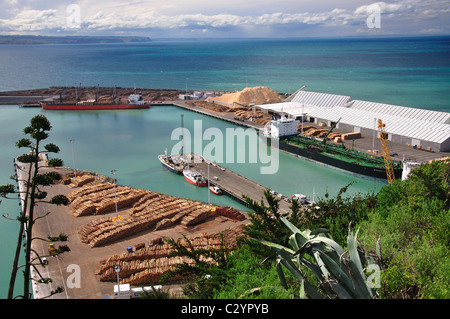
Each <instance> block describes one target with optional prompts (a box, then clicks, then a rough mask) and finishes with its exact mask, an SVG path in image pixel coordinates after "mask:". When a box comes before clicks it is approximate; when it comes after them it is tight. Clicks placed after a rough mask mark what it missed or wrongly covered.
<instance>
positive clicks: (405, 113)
mask: <svg viewBox="0 0 450 319" xmlns="http://www.w3.org/2000/svg"><path fill="white" fill-rule="evenodd" d="M350 107H351V108H352V109H358V110H363V111H370V112H378V113H383V114H389V115H396V116H401V117H403V118H410V119H419V120H425V121H428V122H433V123H445V124H450V113H448V112H438V111H431V110H424V109H418V108H413V107H406V106H398V105H390V104H382V103H375V102H367V101H359V100H354V101H353V103H352V105H351V106H350Z"/></svg>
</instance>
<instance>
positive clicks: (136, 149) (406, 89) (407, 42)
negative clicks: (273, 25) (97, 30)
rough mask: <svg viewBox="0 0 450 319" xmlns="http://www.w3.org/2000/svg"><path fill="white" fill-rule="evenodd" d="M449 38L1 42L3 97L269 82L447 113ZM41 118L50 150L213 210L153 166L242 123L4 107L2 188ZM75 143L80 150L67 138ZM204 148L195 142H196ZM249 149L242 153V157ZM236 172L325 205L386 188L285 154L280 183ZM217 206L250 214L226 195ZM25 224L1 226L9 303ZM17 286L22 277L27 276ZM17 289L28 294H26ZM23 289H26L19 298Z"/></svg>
mask: <svg viewBox="0 0 450 319" xmlns="http://www.w3.org/2000/svg"><path fill="white" fill-rule="evenodd" d="M449 53H450V38H448V37H436V38H414V39H413V38H408V39H373V40H369V39H343V40H336V39H334V40H294V39H290V40H273V39H270V40H268V39H253V40H221V41H213V40H208V41H207V40H183V41H153V42H149V43H138V44H86V45H3V46H0V74H1V75H2V76H1V78H0V91H10V90H25V89H31V88H45V87H50V86H76V85H79V84H80V83H81V85H83V86H96V85H100V86H122V87H134V86H136V87H138V88H169V89H186V88H187V89H189V90H227V91H234V90H242V89H243V88H245V87H246V86H268V87H270V88H272V89H274V90H276V91H277V92H282V93H289V92H290V93H293V92H295V91H296V90H297V89H299V88H300V87H301V86H303V85H307V86H308V90H310V91H317V92H324V93H334V94H341V95H349V96H351V97H352V98H353V99H361V100H367V101H373V102H381V103H387V104H394V105H403V106H410V107H420V108H425V109H431V110H438V111H450V108H449V103H448V101H449V100H450V91H449V90H448V87H449V83H450V58H449V57H450V54H449ZM36 114H44V115H45V116H47V117H48V119H49V120H50V122H51V124H52V131H51V132H50V138H49V140H48V141H49V142H52V143H55V144H57V145H59V146H60V148H61V153H60V154H58V157H60V158H62V159H63V160H64V162H65V165H66V166H68V167H73V164H74V163H73V160H72V156H74V157H75V167H76V168H77V169H81V170H87V171H91V172H96V173H99V174H102V175H107V176H112V174H111V170H113V169H114V170H116V177H117V179H118V182H119V183H120V184H124V185H129V186H132V187H137V188H145V189H150V190H152V191H157V192H161V193H167V194H171V195H175V196H180V197H186V198H192V199H196V200H201V201H204V202H207V200H208V197H207V192H206V189H202V188H197V187H194V186H192V185H190V184H188V183H187V182H185V181H184V179H183V177H180V176H177V175H175V174H172V173H170V172H168V171H167V170H164V169H163V168H162V166H161V164H160V163H159V161H158V159H157V158H156V157H157V155H158V154H161V153H163V152H164V150H165V149H166V148H167V149H168V150H170V149H171V147H172V146H173V145H174V144H175V143H177V142H178V141H175V140H172V139H171V133H172V132H173V130H174V129H175V128H177V127H179V126H180V115H181V114H183V115H184V125H185V127H186V128H187V129H188V130H190V131H191V132H193V131H194V126H193V125H194V120H202V125H203V128H204V129H206V128H210V127H214V128H218V129H220V130H221V131H223V132H225V130H226V129H227V128H237V126H236V125H234V124H231V123H228V122H224V121H220V120H217V119H215V118H211V117H207V116H202V115H199V114H197V113H193V112H189V111H186V110H182V109H180V108H177V107H174V106H155V107H152V108H150V109H149V110H130V111H88V112H72V111H65V112H60V111H43V110H41V109H36V108H19V107H18V106H17V105H10V106H0V121H1V126H0V131H1V139H0V181H1V182H0V184H6V183H11V182H13V181H11V180H10V179H9V178H10V176H11V175H13V174H14V171H13V163H12V159H13V157H15V156H17V155H20V154H21V150H19V149H17V148H16V147H15V142H16V141H17V140H19V139H20V138H22V137H23V134H22V129H23V128H24V127H25V126H26V125H27V124H28V123H29V120H30V119H31V118H32V117H33V116H34V115H36ZM71 139H73V140H74V141H75V142H74V153H72V147H71V143H70V140H71ZM193 142H194V143H195V140H194V141H193ZM238 149H241V151H244V152H245V149H243V150H242V146H239V145H236V150H238ZM222 165H223V166H225V167H227V168H230V169H232V170H234V171H236V172H238V173H239V174H241V175H243V176H245V177H248V178H250V179H252V180H255V181H256V182H258V183H260V184H262V185H265V186H267V187H270V188H272V189H274V190H276V191H278V192H281V193H283V194H285V195H288V196H289V195H292V194H294V193H303V194H307V195H310V196H312V194H313V192H315V196H316V198H318V197H321V196H322V197H323V196H324V194H325V193H326V192H329V193H330V195H332V196H333V195H336V194H337V192H338V191H339V189H340V188H341V187H343V186H346V185H347V184H349V183H351V182H355V183H354V184H353V185H352V186H351V187H350V189H349V192H348V193H349V194H350V195H351V194H355V193H357V192H364V193H365V192H367V191H372V190H374V191H377V190H379V189H380V188H381V187H382V186H383V185H384V183H380V182H377V181H373V180H368V179H363V178H359V177H355V176H353V175H351V174H347V173H344V172H341V171H338V170H335V169H332V168H328V167H324V166H321V165H318V164H315V163H312V162H309V161H306V160H304V159H301V158H296V157H294V156H291V155H288V154H285V153H283V152H280V153H279V169H278V171H277V173H276V174H274V175H263V174H260V170H259V168H260V167H261V165H258V164H256V165H255V164H253V163H236V162H234V163H222ZM211 200H212V202H213V203H215V204H220V205H231V206H235V207H238V208H243V207H241V206H240V205H238V204H236V203H235V202H234V201H232V200H231V199H229V198H227V197H223V196H222V197H219V196H215V197H212V198H211ZM19 209H20V207H19V206H18V201H17V200H6V199H3V201H2V203H1V205H0V213H1V214H9V216H10V217H12V218H14V217H15V216H17V214H18V212H19ZM17 231H18V225H17V223H16V222H14V221H10V220H7V219H5V218H0V238H1V241H2V245H1V246H0V249H1V251H0V253H1V255H2V257H3V258H2V261H1V262H0V298H5V297H6V292H7V288H8V283H9V275H10V269H11V265H12V259H13V255H14V250H15V243H16V239H17ZM18 282H19V284H20V282H21V278H20V276H19V277H18ZM19 289H20V287H19ZM19 291H20V290H19Z"/></svg>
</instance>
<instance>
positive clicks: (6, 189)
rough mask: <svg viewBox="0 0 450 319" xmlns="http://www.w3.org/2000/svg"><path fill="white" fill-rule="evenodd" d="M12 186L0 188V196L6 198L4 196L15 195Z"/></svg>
mask: <svg viewBox="0 0 450 319" xmlns="http://www.w3.org/2000/svg"><path fill="white" fill-rule="evenodd" d="M15 191H16V190H15V188H14V185H12V184H7V185H2V186H0V196H6V194H11V193H15Z"/></svg>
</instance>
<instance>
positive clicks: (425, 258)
mask: <svg viewBox="0 0 450 319" xmlns="http://www.w3.org/2000/svg"><path fill="white" fill-rule="evenodd" d="M449 169H450V162H449V161H445V162H440V161H436V162H432V163H430V164H423V165H421V166H420V167H418V168H416V169H414V170H413V171H412V172H411V174H410V177H409V178H408V180H406V181H396V182H395V183H394V184H393V185H392V186H385V187H383V188H382V189H381V190H380V192H379V195H378V201H377V206H376V207H375V209H374V211H373V213H372V214H370V216H369V218H368V219H367V220H366V221H363V222H361V224H360V226H361V228H362V229H363V232H362V234H361V237H360V242H361V245H363V246H364V247H365V248H366V249H372V247H373V244H374V242H375V241H376V240H377V238H378V237H379V236H381V246H382V249H381V250H382V252H383V261H384V266H385V269H384V270H383V274H382V281H381V284H382V287H381V289H380V290H379V291H380V295H381V296H382V297H384V298H449V297H450V291H449V289H448V282H450V263H449V261H448V256H449V243H450V210H449V200H448V196H449V186H448V174H449Z"/></svg>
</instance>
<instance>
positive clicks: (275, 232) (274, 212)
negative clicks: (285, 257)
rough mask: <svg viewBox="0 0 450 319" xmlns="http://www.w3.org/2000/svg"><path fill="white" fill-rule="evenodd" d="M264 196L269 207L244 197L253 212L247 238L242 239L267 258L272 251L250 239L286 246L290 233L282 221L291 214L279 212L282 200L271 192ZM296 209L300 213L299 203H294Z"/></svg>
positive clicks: (246, 228)
mask: <svg viewBox="0 0 450 319" xmlns="http://www.w3.org/2000/svg"><path fill="white" fill-rule="evenodd" d="M264 196H265V199H266V201H267V203H268V205H267V206H266V205H265V204H264V201H263V200H261V202H260V203H258V202H257V201H255V200H253V199H251V198H249V197H247V196H245V195H244V199H245V200H246V202H247V204H248V206H249V208H250V209H251V210H252V211H253V212H249V214H248V216H249V219H250V221H251V223H250V224H248V225H246V226H245V227H244V229H245V233H246V235H247V237H244V238H242V239H241V242H242V243H245V244H247V245H249V246H250V247H251V248H252V250H253V251H254V252H255V253H256V254H258V255H260V256H267V254H268V253H269V252H270V250H269V249H268V248H267V247H264V246H261V245H258V244H256V243H255V242H254V241H252V240H251V239H249V238H257V239H265V240H267V241H271V242H274V243H278V244H285V243H286V242H287V240H288V238H289V231H288V230H287V229H286V228H285V227H284V224H283V222H282V221H281V218H282V217H287V216H288V215H289V214H280V213H279V212H278V208H279V202H280V199H278V198H275V197H274V196H273V195H272V194H270V190H266V191H265V192H264ZM294 209H295V210H297V211H298V203H294ZM290 218H293V219H297V218H298V215H297V214H291V217H290Z"/></svg>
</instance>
